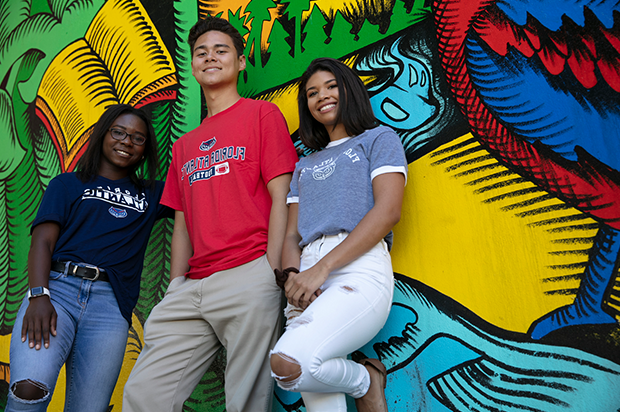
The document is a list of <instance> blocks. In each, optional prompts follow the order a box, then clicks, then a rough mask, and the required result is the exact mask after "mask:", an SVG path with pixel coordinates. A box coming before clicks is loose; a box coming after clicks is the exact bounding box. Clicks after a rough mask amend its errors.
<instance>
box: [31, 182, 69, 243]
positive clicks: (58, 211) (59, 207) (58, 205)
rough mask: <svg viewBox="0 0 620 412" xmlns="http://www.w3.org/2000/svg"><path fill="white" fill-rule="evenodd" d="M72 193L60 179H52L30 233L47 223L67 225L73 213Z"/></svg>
mask: <svg viewBox="0 0 620 412" xmlns="http://www.w3.org/2000/svg"><path fill="white" fill-rule="evenodd" d="M70 197H71V196H70V193H69V190H68V189H67V186H66V185H65V184H64V182H63V181H62V179H61V178H60V177H55V178H54V179H52V180H51V181H50V183H49V185H48V186H47V189H46V190H45V193H44V194H43V199H42V200H41V205H40V206H39V210H38V211H37V216H36V217H35V219H34V221H33V222H32V226H31V227H30V232H31V233H32V230H33V229H34V227H35V226H37V225H40V224H41V223H45V222H57V223H58V224H59V225H60V227H63V226H65V225H66V223H67V219H68V217H69V213H70V212H71V204H70Z"/></svg>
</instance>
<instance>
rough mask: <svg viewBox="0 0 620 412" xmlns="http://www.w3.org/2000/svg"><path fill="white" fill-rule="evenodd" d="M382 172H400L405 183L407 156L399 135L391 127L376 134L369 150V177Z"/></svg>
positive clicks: (372, 177)
mask: <svg viewBox="0 0 620 412" xmlns="http://www.w3.org/2000/svg"><path fill="white" fill-rule="evenodd" d="M384 173H402V174H403V176H405V184H407V158H406V156H405V150H404V149H403V145H402V143H401V141H400V137H398V135H397V134H396V132H394V131H393V130H392V129H388V128H386V130H385V131H383V132H381V133H379V134H377V136H376V137H375V139H374V141H373V142H372V149H371V151H370V179H371V180H373V179H374V178H375V177H377V176H379V175H381V174H384Z"/></svg>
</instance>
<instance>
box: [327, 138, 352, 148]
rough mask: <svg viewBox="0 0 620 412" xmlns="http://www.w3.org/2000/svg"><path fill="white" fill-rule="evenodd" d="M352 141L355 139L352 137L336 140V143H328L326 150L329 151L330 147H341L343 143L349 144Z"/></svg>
mask: <svg viewBox="0 0 620 412" xmlns="http://www.w3.org/2000/svg"><path fill="white" fill-rule="evenodd" d="M351 139H353V138H352V137H351V136H347V137H343V138H342V139H338V140H336V141H334V142H329V143H327V146H325V148H326V149H329V148H330V147H335V146H339V145H341V144H343V143H346V142H348V141H349V140H351Z"/></svg>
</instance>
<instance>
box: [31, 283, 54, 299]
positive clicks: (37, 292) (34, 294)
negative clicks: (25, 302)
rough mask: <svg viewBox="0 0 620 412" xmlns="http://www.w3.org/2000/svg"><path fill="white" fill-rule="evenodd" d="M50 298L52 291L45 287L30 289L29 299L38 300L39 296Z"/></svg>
mask: <svg viewBox="0 0 620 412" xmlns="http://www.w3.org/2000/svg"><path fill="white" fill-rule="evenodd" d="M45 295H47V296H50V290H49V289H48V288H46V287H45V286H36V287H34V288H30V289H28V299H32V298H38V297H39V296H45Z"/></svg>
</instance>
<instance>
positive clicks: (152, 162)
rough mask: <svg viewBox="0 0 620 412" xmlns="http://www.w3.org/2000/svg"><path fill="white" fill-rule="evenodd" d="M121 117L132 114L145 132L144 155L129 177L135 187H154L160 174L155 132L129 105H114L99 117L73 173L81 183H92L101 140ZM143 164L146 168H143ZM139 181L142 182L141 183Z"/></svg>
mask: <svg viewBox="0 0 620 412" xmlns="http://www.w3.org/2000/svg"><path fill="white" fill-rule="evenodd" d="M123 114H133V115H135V116H137V117H139V118H140V119H142V121H143V122H144V124H145V125H146V129H147V136H146V142H144V146H145V147H144V156H143V158H142V159H141V160H140V161H139V162H137V163H136V164H135V165H134V166H133V167H132V169H131V170H130V172H129V178H130V179H131V182H132V183H133V184H134V185H135V186H136V187H138V188H139V187H143V186H147V187H153V184H154V182H155V179H156V178H157V175H158V174H159V172H160V169H159V156H158V154H157V141H156V137H155V130H154V129H153V126H152V125H151V122H150V121H149V118H148V117H147V116H146V114H145V113H144V112H143V111H142V110H141V109H136V108H135V107H133V106H130V105H128V104H115V105H113V106H110V107H108V108H107V109H106V111H105V112H103V114H102V115H101V117H100V118H99V120H97V123H95V126H94V127H93V130H92V132H91V134H90V137H89V139H88V148H87V149H86V152H85V153H84V155H82V157H81V158H80V160H78V163H77V166H76V174H77V176H78V178H80V180H81V181H82V182H88V181H89V180H93V179H94V178H95V177H96V176H97V175H98V174H99V167H100V166H101V158H102V153H103V140H104V138H105V136H106V133H108V130H110V127H112V124H113V123H114V121H115V120H116V119H117V118H118V117H119V116H121V115H123ZM145 163H146V167H144V168H143V167H142V166H143V165H144V164H145ZM142 179H144V180H145V182H144V183H143V182H142Z"/></svg>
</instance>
